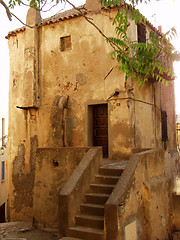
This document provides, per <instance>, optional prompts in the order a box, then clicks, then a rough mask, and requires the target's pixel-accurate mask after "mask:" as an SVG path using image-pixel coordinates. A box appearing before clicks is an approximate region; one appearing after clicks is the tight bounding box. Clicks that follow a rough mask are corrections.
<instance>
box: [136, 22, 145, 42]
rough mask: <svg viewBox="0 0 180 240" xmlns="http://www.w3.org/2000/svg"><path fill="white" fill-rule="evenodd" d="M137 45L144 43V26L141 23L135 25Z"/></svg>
mask: <svg viewBox="0 0 180 240" xmlns="http://www.w3.org/2000/svg"><path fill="white" fill-rule="evenodd" d="M137 34H138V43H146V26H145V25H144V24H142V23H138V24H137Z"/></svg>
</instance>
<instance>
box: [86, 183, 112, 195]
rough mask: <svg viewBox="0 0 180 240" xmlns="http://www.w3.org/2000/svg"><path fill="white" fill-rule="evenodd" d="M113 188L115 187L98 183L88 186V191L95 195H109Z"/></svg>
mask: <svg viewBox="0 0 180 240" xmlns="http://www.w3.org/2000/svg"><path fill="white" fill-rule="evenodd" d="M114 187H115V185H112V184H100V183H92V184H90V190H92V191H93V192H95V193H105V194H111V192H112V191H113V189H114Z"/></svg>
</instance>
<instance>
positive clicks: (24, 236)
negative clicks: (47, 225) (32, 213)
mask: <svg viewBox="0 0 180 240" xmlns="http://www.w3.org/2000/svg"><path fill="white" fill-rule="evenodd" d="M0 240H58V235H57V232H52V231H50V230H39V229H35V228H34V227H32V224H31V223H25V222H10V223H0Z"/></svg>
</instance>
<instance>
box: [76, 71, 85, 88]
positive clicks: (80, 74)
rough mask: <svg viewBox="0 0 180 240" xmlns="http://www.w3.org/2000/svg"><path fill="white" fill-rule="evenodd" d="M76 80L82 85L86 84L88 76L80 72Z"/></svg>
mask: <svg viewBox="0 0 180 240" xmlns="http://www.w3.org/2000/svg"><path fill="white" fill-rule="evenodd" d="M76 81H77V82H78V83H79V84H80V85H81V86H83V85H85V84H86V77H85V76H84V75H83V74H82V73H78V74H77V75H76Z"/></svg>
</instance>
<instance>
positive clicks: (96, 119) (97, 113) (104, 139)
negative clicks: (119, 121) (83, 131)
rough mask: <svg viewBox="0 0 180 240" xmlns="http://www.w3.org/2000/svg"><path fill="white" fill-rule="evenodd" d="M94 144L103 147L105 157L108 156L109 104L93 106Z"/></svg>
mask: <svg viewBox="0 0 180 240" xmlns="http://www.w3.org/2000/svg"><path fill="white" fill-rule="evenodd" d="M93 145H94V146H102V147H103V157H104V158H107V157H108V109H107V104H99V105H95V106H93Z"/></svg>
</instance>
